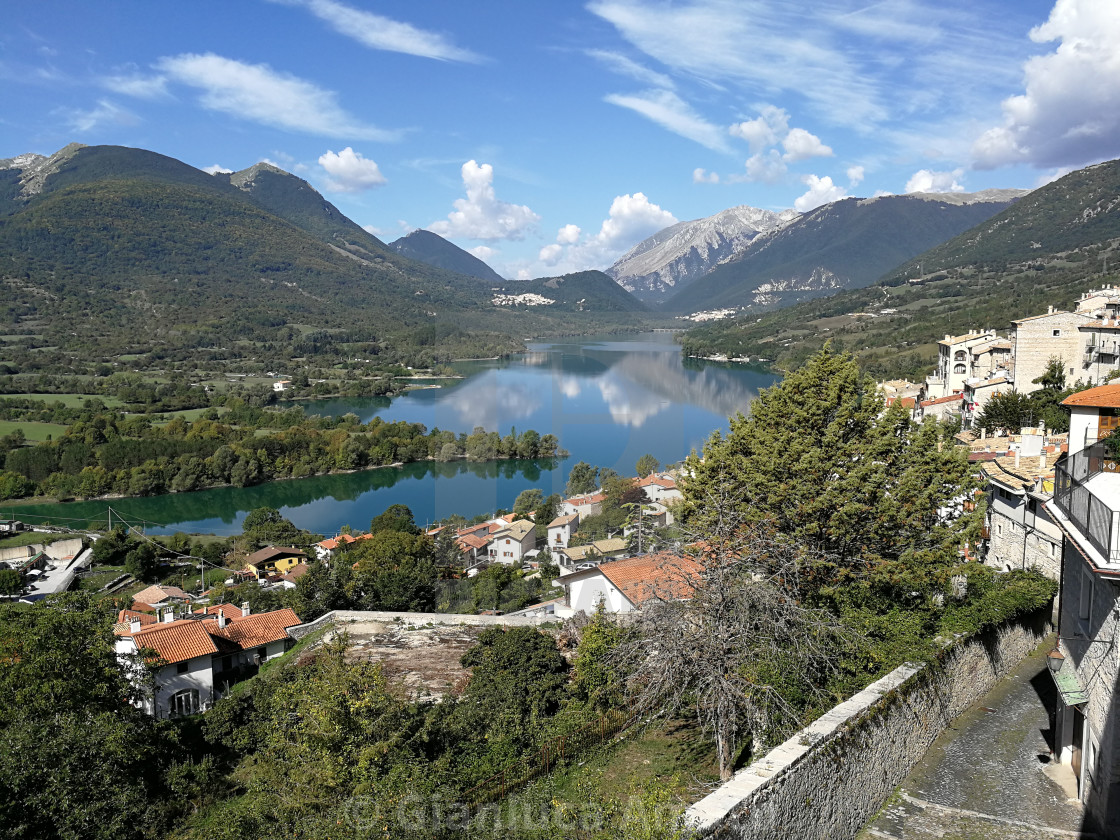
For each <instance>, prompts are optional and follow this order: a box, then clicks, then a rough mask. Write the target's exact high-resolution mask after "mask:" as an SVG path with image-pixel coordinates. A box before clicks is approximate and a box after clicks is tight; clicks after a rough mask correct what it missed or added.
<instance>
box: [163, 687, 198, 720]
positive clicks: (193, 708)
mask: <svg viewBox="0 0 1120 840" xmlns="http://www.w3.org/2000/svg"><path fill="white" fill-rule="evenodd" d="M167 707H168V711H169V712H170V713H171V714H172V715H193V714H194V713H195V712H197V711H198V710H199V703H198V689H197V688H185V689H183V690H182V691H177V692H175V693H174V694H172V695H171V699H170V700H169V701H168V704H167Z"/></svg>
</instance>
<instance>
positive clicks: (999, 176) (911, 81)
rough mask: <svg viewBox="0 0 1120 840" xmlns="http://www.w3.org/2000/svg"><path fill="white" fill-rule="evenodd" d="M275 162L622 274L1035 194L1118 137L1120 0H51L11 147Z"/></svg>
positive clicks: (413, 224) (43, 10)
mask: <svg viewBox="0 0 1120 840" xmlns="http://www.w3.org/2000/svg"><path fill="white" fill-rule="evenodd" d="M71 142H79V143H85V144H90V145H93V144H117V145H124V146H134V147H139V148H144V149H150V150H152V151H155V152H159V153H161V154H165V155H169V156H171V157H175V158H178V159H180V160H182V161H185V162H186V163H189V164H191V165H193V166H197V167H199V168H206V169H209V170H210V171H217V170H234V171H236V170H240V169H244V168H246V167H249V166H251V165H253V164H254V163H256V162H258V161H262V160H264V161H268V162H271V163H274V164H275V165H277V166H279V167H281V168H283V169H285V170H287V171H289V172H293V173H295V174H297V175H299V176H300V177H302V178H305V179H306V180H307V181H309V182H310V183H311V184H312V185H313V186H314V187H315V188H316V189H318V190H319V191H320V192H322V193H323V194H324V195H325V196H326V197H327V198H328V199H329V200H330V201H331V202H333V203H334V204H336V205H337V206H338V207H339V208H340V209H341V210H342V212H344V213H345V214H346V215H348V216H349V217H350V218H352V219H353V220H354V221H356V222H357V223H358V224H360V225H362V226H364V227H366V228H367V229H368V230H369V231H371V232H372V233H374V234H375V235H376V236H378V237H380V238H381V239H382V240H384V241H387V242H390V241H392V240H394V239H397V238H399V237H401V236H403V235H405V234H407V233H409V232H410V231H412V230H415V229H417V228H426V229H428V230H431V231H434V232H436V233H438V234H440V235H442V236H444V237H446V238H448V239H450V240H451V241H452V242H454V243H455V244H457V245H459V246H460V247H463V248H465V249H467V250H469V251H470V252H471V253H473V254H475V255H476V256H478V257H480V258H482V259H483V260H485V261H486V262H488V263H489V264H490V265H492V266H493V267H494V268H495V269H496V270H497V271H499V272H500V273H501V274H503V275H504V276H506V277H509V278H521V279H528V278H531V277H541V276H555V275H559V274H562V273H567V272H571V271H579V270H584V269H588V268H598V269H603V268H606V267H608V266H609V265H610V264H611V263H613V262H614V261H615V260H616V259H617V258H618V257H619V256H621V255H622V254H623V253H625V252H626V251H627V250H628V249H629V248H631V247H633V246H634V245H635V244H637V243H638V242H640V241H641V240H642V239H644V238H645V237H647V236H650V235H651V234H653V233H655V232H656V231H658V230H660V229H662V228H664V227H667V226H668V225H670V224H673V223H675V222H677V221H685V220H689V219H696V218H701V217H704V216H709V215H712V214H715V213H718V212H719V211H721V210H724V209H727V208H729V207H734V206H737V205H742V204H746V205H750V206H753V207H760V208H764V209H768V210H774V211H780V210H784V209H788V208H794V209H796V210H799V211H802V212H804V211H808V210H811V209H813V208H815V207H818V206H820V205H822V204H825V203H828V202H830V201H835V200H838V199H841V198H845V197H851V196H856V197H867V196H874V195H884V194H899V193H906V192H914V191H925V192H960V191H967V192H974V191H978V190H982V189H989V188H1027V189H1030V188H1034V187H1037V186H1040V185H1042V184H1045V183H1047V182H1049V181H1051V180H1053V179H1054V178H1056V177H1059V176H1060V175H1062V174H1065V173H1066V172H1069V171H1071V170H1074V169H1078V168H1081V167H1083V166H1086V165H1089V164H1092V163H1096V162H1100V161H1103V160H1111V159H1114V158H1117V157H1120V0H1056V2H1055V1H1054V0H882V2H861V1H860V0H813V2H809V3H800V2H790V0H681V1H680V2H672V1H671V0H590V2H577V0H534V2H531V3H526V2H508V1H507V2H497V1H496V0H475V2H472V3H465V2H462V0H456V2H447V0H424V2H399V1H398V0H385V2H371V0H234V1H233V2H230V0H221V2H213V1H212V0H190V2H178V3H152V2H141V1H140V0H136V1H135V2H125V0H98V2H96V3H91V2H89V0H57V2H56V0H43V2H39V3H19V4H12V5H10V7H9V8H7V9H6V10H5V14H4V26H3V27H2V31H0V158H6V157H13V156H15V155H18V154H22V153H25V152H37V153H39V154H47V155H49V154H51V153H52V152H54V151H57V150H58V149H59V148H61V147H62V146H64V145H66V144H67V143H71Z"/></svg>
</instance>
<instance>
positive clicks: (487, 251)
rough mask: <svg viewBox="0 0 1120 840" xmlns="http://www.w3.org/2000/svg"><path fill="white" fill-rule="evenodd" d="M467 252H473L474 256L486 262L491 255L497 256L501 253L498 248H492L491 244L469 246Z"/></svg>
mask: <svg viewBox="0 0 1120 840" xmlns="http://www.w3.org/2000/svg"><path fill="white" fill-rule="evenodd" d="M467 253H468V254H473V255H474V256H476V257H478V258H479V259H480V260H482V261H483V262H485V261H486V260H488V259H490V258H491V257H496V256H497V255H498V254H500V253H501V251H499V250H498V249H497V248H491V247H490V246H489V245H475V246H474V247H473V248H468V249H467Z"/></svg>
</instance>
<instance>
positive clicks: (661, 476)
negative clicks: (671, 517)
mask: <svg viewBox="0 0 1120 840" xmlns="http://www.w3.org/2000/svg"><path fill="white" fill-rule="evenodd" d="M638 486H639V487H641V488H642V489H643V490H645V492H646V498H647V499H649V500H650V501H651V502H658V503H659V504H665V503H666V502H672V501H675V500H677V499H683V498H684V493H682V492H681V491H680V490H678V489H677V482H676V479H674V478H673V477H672V476H671V475H669V474H668V473H650V474H649V475H647V476H646V477H645V478H643V479H640V480H639V481H638ZM670 524H671V523H670Z"/></svg>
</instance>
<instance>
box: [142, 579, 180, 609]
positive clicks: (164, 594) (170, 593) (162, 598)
mask: <svg viewBox="0 0 1120 840" xmlns="http://www.w3.org/2000/svg"><path fill="white" fill-rule="evenodd" d="M132 600H133V602H134V603H136V602H139V603H141V604H147V605H149V606H151V607H162V606H165V605H167V604H187V603H190V600H191V596H190V595H188V594H187V593H186V592H184V591H183V590H182V589H180V588H179V587H178V586H164V585H162V584H158V583H157V584H153V585H152V586H149V587H148V588H147V589H141V590H140V591H139V592H137V593H136V594H135V595H133V596H132Z"/></svg>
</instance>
